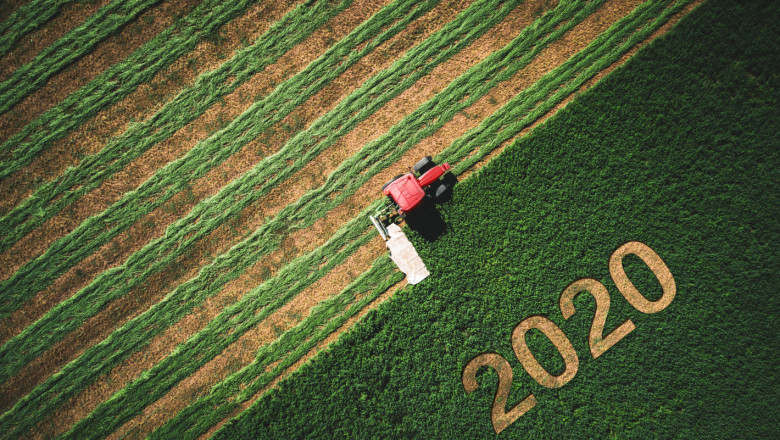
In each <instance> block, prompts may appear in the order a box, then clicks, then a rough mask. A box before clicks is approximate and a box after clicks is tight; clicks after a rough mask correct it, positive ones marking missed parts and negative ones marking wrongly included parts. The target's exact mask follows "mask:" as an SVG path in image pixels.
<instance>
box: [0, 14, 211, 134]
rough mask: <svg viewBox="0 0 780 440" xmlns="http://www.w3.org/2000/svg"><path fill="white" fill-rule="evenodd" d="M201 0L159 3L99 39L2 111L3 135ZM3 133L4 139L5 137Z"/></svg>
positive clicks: (146, 39)
mask: <svg viewBox="0 0 780 440" xmlns="http://www.w3.org/2000/svg"><path fill="white" fill-rule="evenodd" d="M198 3H199V2H198V1H197V0H170V1H166V2H162V3H160V4H157V5H155V6H153V7H151V8H149V10H147V11H146V12H144V13H143V14H141V15H140V16H139V17H138V18H137V19H136V20H135V21H133V22H130V23H128V24H127V25H125V26H124V27H123V28H122V29H121V31H120V32H119V33H117V34H116V35H112V36H110V37H108V38H106V39H105V40H103V41H101V42H100V43H98V45H97V46H95V48H94V50H92V52H90V53H89V54H87V55H85V56H83V57H82V58H80V59H78V60H76V61H75V62H74V63H72V64H70V65H69V66H68V67H66V68H65V69H63V70H62V71H60V72H59V73H57V74H56V75H54V76H53V77H51V78H50V79H49V80H48V81H47V82H46V84H45V85H44V86H43V87H41V88H40V89H38V90H36V91H35V92H33V93H32V94H30V95H28V96H27V97H25V98H24V99H22V100H21V101H20V102H19V103H18V104H16V105H15V106H14V107H13V108H12V109H11V110H10V111H8V112H6V113H3V114H0V135H2V136H10V135H11V134H12V133H16V132H18V131H19V130H20V129H21V128H22V127H24V126H25V125H27V124H28V123H29V122H30V121H32V120H33V119H34V118H35V117H37V116H38V115H40V114H41V113H43V112H45V111H46V110H48V109H50V108H51V107H53V106H54V105H55V103H57V102H60V101H62V100H63V99H65V98H66V97H67V96H68V95H69V94H71V93H72V92H74V91H76V90H78V89H79V88H80V87H81V86H83V85H85V84H87V83H88V82H89V81H91V80H92V79H94V78H95V77H96V76H98V75H99V74H100V73H101V72H103V71H104V70H106V69H107V68H109V67H110V66H111V65H112V64H116V63H118V62H119V61H122V60H124V59H125V58H127V56H128V55H130V54H131V53H132V52H133V51H135V50H136V49H138V48H139V47H141V46H142V45H143V44H145V43H146V42H148V41H149V40H151V39H152V38H153V37H154V36H155V35H157V34H159V33H160V32H161V31H162V30H164V29H165V28H167V27H169V26H170V25H171V24H173V21H174V20H175V18H176V17H177V16H178V15H179V14H186V13H188V12H189V11H190V10H191V9H192V8H194V7H195V6H196V5H197V4H198ZM5 139H7V137H3V138H2V139H0V141H1V140H5Z"/></svg>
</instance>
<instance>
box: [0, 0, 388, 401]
mask: <svg viewBox="0 0 780 440" xmlns="http://www.w3.org/2000/svg"><path fill="white" fill-rule="evenodd" d="M388 2H389V0H388ZM369 4H370V6H369ZM382 6H383V4H381V3H378V2H371V1H369V0H364V1H358V2H356V3H355V5H353V6H352V7H350V8H349V9H347V10H345V11H344V12H342V14H340V15H339V16H337V17H334V19H333V20H331V22H329V24H330V25H329V26H328V25H326V26H323V28H321V29H320V30H318V31H317V32H315V33H314V34H313V35H312V36H311V37H310V38H309V39H308V40H307V41H305V42H303V43H302V44H300V45H299V46H298V47H297V48H296V49H294V50H293V51H291V53H289V54H287V55H285V56H284V57H283V59H280V60H279V61H278V62H277V63H276V64H274V65H273V66H271V67H269V69H267V70H266V71H265V72H263V73H261V74H258V75H257V76H255V78H253V79H252V80H250V81H248V82H247V83H246V84H245V85H244V86H242V87H241V88H240V89H238V90H237V91H236V92H235V93H233V94H232V95H231V96H230V97H227V98H226V100H225V102H226V104H225V106H222V107H220V108H217V109H213V110H215V111H211V112H210V113H209V114H207V115H204V116H206V118H205V119H204V118H201V119H199V120H198V124H199V125H196V126H195V127H194V128H193V127H192V126H190V128H193V130H192V131H193V132H194V131H195V130H196V129H198V128H199V129H201V130H202V132H201V133H202V136H201V137H205V136H207V135H208V133H209V131H210V130H209V129H208V127H209V124H210V123H211V121H214V120H216V119H219V117H220V115H222V114H226V112H228V111H229V112H230V114H229V115H227V116H224V118H231V119H232V117H235V116H236V115H238V114H240V113H241V112H242V111H243V110H245V108H246V107H249V105H251V102H250V101H251V100H248V99H246V97H254V96H257V95H258V94H262V93H266V92H267V91H269V90H270V88H271V87H272V85H273V84H275V83H278V82H280V81H282V80H283V79H285V78H287V77H289V76H290V75H292V74H293V73H294V72H296V71H298V70H300V69H302V68H303V67H305V66H306V65H307V64H308V63H309V62H311V61H312V60H313V59H315V58H316V57H318V56H319V55H320V54H321V53H322V52H324V51H325V49H327V47H329V45H330V42H332V41H333V39H336V38H338V39H340V38H343V37H344V36H345V35H346V34H348V33H349V31H351V29H352V27H355V26H357V25H358V24H359V23H360V22H362V21H363V20H365V19H366V18H368V17H369V16H370V15H371V14H372V13H373V12H375V11H377V10H378V9H380V8H381V7H382ZM387 55H397V54H396V53H390V54H387ZM368 65H370V64H368ZM334 105H335V104H334ZM323 111H324V110H323ZM228 120H229V119H228ZM179 133H181V134H185V135H187V136H191V133H190V130H189V129H186V128H185V129H183V130H180V131H179V132H178V133H177V135H178V134H179ZM171 144H172V145H175V144H176V143H175V141H173V142H171ZM142 159H143V157H142ZM249 159H250V161H249V163H247V164H246V166H245V168H247V169H248V168H250V167H251V166H252V165H253V164H254V163H253V162H252V160H254V161H256V160H257V155H256V154H251V155H250V157H249ZM145 166H146V167H147V168H148V169H149V172H150V173H153V171H154V169H156V167H157V166H158V165H155V164H148V163H147V164H146V165H145ZM221 169H222V171H223V172H225V173H226V175H225V177H226V178H229V179H232V178H235V177H237V176H238V175H240V174H237V173H239V171H240V170H232V171H231V170H230V169H229V168H225V167H221ZM244 171H245V170H244ZM240 172H243V171H240ZM218 175H220V176H221V175H222V173H219V174H218ZM120 179H121V178H120ZM121 183H122V182H121V180H119V181H117V182H116V184H117V185H120V184H121ZM220 187H221V185H219V184H217V183H215V182H214V181H212V180H211V179H209V176H205V177H204V178H203V179H200V180H199V181H198V182H195V184H194V185H193V190H192V192H186V193H182V194H179V195H178V196H177V197H175V198H173V199H172V200H170V201H169V202H168V203H167V204H165V205H164V206H162V207H161V208H159V209H158V210H156V211H154V212H153V213H151V214H149V215H148V216H146V217H145V218H144V219H143V220H141V221H139V222H138V223H137V224H136V225H134V227H132V228H130V229H129V230H128V231H126V232H125V233H123V234H121V235H120V236H118V237H117V238H116V239H114V240H113V241H112V242H110V243H108V244H106V245H105V246H104V247H103V248H102V249H101V250H100V251H98V252H97V253H95V254H94V255H92V256H91V257H90V258H88V259H86V260H85V261H84V262H82V263H81V264H79V265H77V266H76V267H74V268H73V269H72V270H71V271H69V272H68V273H67V274H65V275H64V276H63V277H61V278H60V279H58V280H57V282H56V283H55V284H54V285H53V286H51V287H50V288H49V289H46V290H45V291H44V292H42V294H41V295H37V296H36V297H35V298H33V300H32V301H30V305H29V306H25V307H24V308H22V309H21V311H20V312H19V313H15V314H14V315H12V316H11V317H9V319H7V320H6V321H4V322H2V323H0V324H2V325H5V324H6V322H10V323H13V324H16V326H15V327H13V328H9V329H8V330H9V333H10V332H13V334H17V333H18V332H19V331H21V330H22V329H23V328H24V326H25V325H28V324H29V323H30V322H32V321H33V320H34V319H37V318H38V317H40V316H41V315H42V314H43V313H45V312H46V310H48V309H49V308H50V307H51V306H53V305H54V304H56V303H57V302H58V301H61V300H62V299H64V298H67V297H68V296H70V295H72V294H73V293H75V292H76V291H78V289H80V288H82V287H83V286H84V285H86V284H87V283H88V282H89V281H90V280H91V279H92V278H93V277H94V276H97V275H98V274H99V273H101V272H103V271H105V270H107V269H108V268H110V267H114V266H116V265H118V264H119V263H121V262H122V261H124V260H125V259H126V258H127V256H129V255H130V254H131V253H132V252H134V251H136V250H138V249H139V248H140V247H142V246H143V245H145V244H146V243H147V242H148V241H150V240H151V239H152V238H153V237H152V236H160V235H162V233H163V232H164V230H165V227H167V225H168V224H169V223H171V222H173V221H174V220H176V219H177V218H179V217H180V216H181V215H183V214H184V213H186V212H187V211H189V209H190V208H191V207H192V206H193V205H194V204H195V203H196V201H197V200H192V199H193V197H195V196H194V195H193V193H197V194H198V197H199V198H203V197H205V196H206V195H210V194H213V193H214V192H216V191H217V190H218V189H219V188H220ZM120 191H121V190H120ZM98 200H99V199H98ZM234 228H235V225H233V224H228V225H224V226H223V227H222V228H220V229H218V230H217V231H215V232H214V233H213V234H212V237H214V236H216V237H217V238H216V239H209V238H206V239H204V240H201V241H200V242H199V243H198V244H196V246H197V247H198V248H197V249H194V250H193V251H192V252H191V253H190V255H189V256H188V257H187V258H186V259H185V260H182V261H179V262H178V264H175V265H174V267H172V268H171V270H169V271H166V272H162V273H159V274H157V275H156V276H155V277H153V278H152V279H151V280H148V281H147V282H146V283H145V284H144V285H143V286H142V287H141V288H139V289H136V290H135V291H133V292H131V293H130V294H128V295H127V296H126V297H125V298H123V299H122V300H119V301H116V302H115V303H112V304H111V305H109V306H108V307H107V308H106V310H104V311H102V312H101V313H100V314H99V315H97V316H95V317H93V318H92V319H90V320H89V321H88V322H87V323H85V325H84V326H82V327H81V328H80V329H78V330H77V331H74V332H72V333H71V334H69V335H67V336H66V337H65V338H64V339H63V340H62V341H60V342H59V343H58V344H56V345H55V346H54V347H52V349H50V350H49V351H47V352H46V353H45V354H44V355H42V356H41V357H39V358H38V359H36V360H35V361H33V362H32V363H31V364H29V365H28V366H26V367H25V368H24V369H23V370H22V371H20V373H19V374H17V375H16V376H15V377H14V378H13V379H12V380H10V381H8V382H7V383H5V384H2V385H0V396H3V398H2V399H0V401H3V400H12V401H15V400H17V399H18V398H20V397H21V396H22V395H23V394H25V393H26V392H28V391H29V390H30V389H32V387H33V386H35V385H36V384H38V383H40V382H41V381H42V380H43V379H45V377H48V376H49V375H50V374H52V373H54V372H55V371H56V370H57V369H58V368H59V366H61V365H62V364H63V363H65V362H68V361H69V360H71V359H73V358H75V357H76V356H78V355H79V354H80V353H82V352H83V350H85V349H86V348H87V347H89V346H91V345H93V344H94V343H96V342H98V341H100V340H102V339H103V338H104V337H105V336H107V334H108V333H110V331H111V330H112V329H113V328H115V327H116V326H117V325H121V324H122V323H124V322H127V320H129V319H130V318H132V317H133V316H135V315H137V314H138V313H140V312H141V311H143V310H144V309H145V305H146V304H151V303H154V302H156V301H158V300H159V299H160V298H162V297H163V296H164V295H165V294H166V293H168V291H170V290H172V288H173V287H175V286H176V285H177V284H179V283H180V282H184V281H186V280H187V279H190V278H192V277H194V276H195V275H196V273H197V270H199V268H200V266H202V265H204V264H206V263H207V262H208V261H209V260H210V258H211V257H210V255H217V254H219V253H220V252H224V251H225V250H227V249H228V248H229V247H230V246H232V244H234V242H236V241H238V239H237V238H236V237H235V233H234V232H233V230H234ZM9 337H10V335H9Z"/></svg>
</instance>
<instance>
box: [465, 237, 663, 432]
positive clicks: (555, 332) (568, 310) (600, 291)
mask: <svg viewBox="0 0 780 440" xmlns="http://www.w3.org/2000/svg"><path fill="white" fill-rule="evenodd" d="M628 254H634V255H636V256H638V257H639V258H641V259H642V261H644V263H645V264H647V266H648V267H649V268H650V270H651V271H652V272H653V274H654V275H655V277H656V278H657V279H658V281H659V283H660V284H661V288H662V294H661V297H660V298H659V299H657V300H655V301H650V300H648V299H647V298H646V297H645V296H644V295H642V294H641V293H640V292H639V290H637V288H636V287H635V286H634V284H633V283H632V282H631V280H630V279H628V276H627V275H626V272H625V270H624V268H623V257H625V256H626V255H628ZM609 273H610V276H611V277H612V281H613V282H614V283H615V286H617V289H618V291H619V292H620V294H621V295H623V297H624V298H625V299H626V300H627V301H628V302H629V304H631V305H632V306H633V307H634V308H635V309H637V310H639V311H640V312H642V313H647V314H651V313H657V312H660V311H661V310H663V309H665V308H666V307H668V306H669V304H670V303H671V302H672V300H673V299H674V296H675V294H676V293H677V287H676V285H675V282H674V278H673V277H672V273H671V272H670V271H669V268H668V267H667V266H666V263H664V261H663V260H662V259H661V257H659V256H658V254H657V253H655V251H653V250H652V249H651V248H650V247H649V246H647V245H646V244H644V243H641V242H639V241H631V242H628V243H626V244H624V245H622V246H620V247H619V248H618V249H617V250H615V252H613V253H612V255H611V256H610V258H609ZM581 292H588V293H590V294H591V295H592V296H593V298H594V299H595V300H596V313H595V314H594V316H593V323H592V324H591V327H590V335H589V337H588V343H589V346H590V352H591V355H592V356H593V358H594V359H595V358H597V357H599V356H601V355H602V354H603V353H604V352H606V351H607V350H609V349H610V348H611V347H612V346H613V345H615V344H616V343H617V342H618V341H620V340H621V339H623V338H624V337H625V336H626V335H628V334H629V333H631V332H632V331H633V330H634V329H635V328H636V326H635V325H634V323H633V322H632V321H631V320H630V319H627V320H626V321H624V322H623V323H622V324H620V325H619V326H618V327H617V328H615V329H614V330H612V331H611V332H609V333H608V334H607V335H606V336H604V324H605V322H606V320H607V313H608V312H609V305H610V297H609V292H608V291H607V288H606V287H605V286H604V284H602V283H601V282H599V281H597V280H595V279H593V278H582V279H579V280H576V281H574V282H573V283H571V284H569V285H568V286H567V287H566V288H565V289H564V290H563V292H562V293H561V296H560V298H559V300H558V302H559V305H560V308H561V313H562V314H563V318H564V319H569V318H570V317H571V316H572V315H574V313H575V312H576V310H575V309H574V298H575V297H577V295H579V294H580V293H581ZM531 329H536V330H539V331H541V332H542V333H543V334H544V335H545V336H546V337H547V338H548V339H549V340H550V341H551V342H552V343H553V345H554V346H555V348H556V349H557V350H558V353H560V355H561V357H562V358H563V362H564V365H565V368H564V370H563V372H562V373H560V374H559V375H557V376H553V375H552V374H550V372H548V371H547V370H546V369H545V368H544V367H543V366H542V365H541V364H540V363H539V361H538V360H537V359H536V357H534V355H533V353H532V352H531V350H530V349H529V348H528V345H527V344H526V340H525V335H526V333H527V332H528V331H529V330H531ZM512 349H513V350H514V352H515V356H517V360H518V361H520V364H521V365H522V366H523V368H524V369H525V371H526V372H527V373H528V375H529V376H531V377H532V378H533V379H534V380H536V382H538V383H539V385H542V386H544V387H546V388H560V387H562V386H563V385H565V384H566V383H568V382H569V381H570V380H572V379H573V378H574V376H575V375H576V374H577V369H578V368H579V364H580V361H579V357H578V356H577V352H576V351H575V350H574V346H573V345H572V343H571V341H570V340H569V338H568V337H567V336H566V334H565V333H564V332H563V330H561V328H560V327H558V326H557V325H556V324H555V323H554V322H552V321H551V320H550V319H549V318H547V317H545V316H542V315H533V316H529V317H527V318H525V319H523V320H522V321H521V322H520V323H519V324H518V325H517V326H516V327H515V329H514V330H513V331H512ZM483 366H489V367H492V368H493V369H494V370H495V371H496V372H497V373H498V388H497V390H496V395H495V398H494V399H493V405H492V409H491V420H492V422H493V429H494V430H495V431H496V433H500V432H501V431H503V430H504V429H506V427H508V426H509V425H511V424H512V423H514V422H515V421H516V420H517V419H518V418H520V416H522V415H523V414H525V413H526V412H528V411H529V410H530V409H531V408H533V407H534V406H536V403H537V400H536V397H534V395H533V394H529V395H528V396H526V397H525V398H524V399H523V400H522V401H520V403H518V404H517V405H515V406H514V407H513V408H511V409H509V410H508V411H507V410H506V402H507V398H508V396H509V389H510V387H511V386H512V379H513V377H514V375H513V373H512V367H511V365H510V364H509V361H507V360H506V359H505V358H504V357H503V356H501V355H499V354H497V353H483V354H480V355H479V356H477V357H475V358H474V359H472V360H471V361H470V362H469V363H468V364H467V365H466V367H465V368H464V369H463V387H464V388H465V389H466V393H468V394H471V393H472V392H474V391H475V390H476V389H477V388H479V384H478V383H477V378H476V374H477V371H478V370H479V369H480V368H481V367H483Z"/></svg>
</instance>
